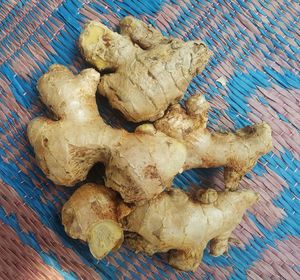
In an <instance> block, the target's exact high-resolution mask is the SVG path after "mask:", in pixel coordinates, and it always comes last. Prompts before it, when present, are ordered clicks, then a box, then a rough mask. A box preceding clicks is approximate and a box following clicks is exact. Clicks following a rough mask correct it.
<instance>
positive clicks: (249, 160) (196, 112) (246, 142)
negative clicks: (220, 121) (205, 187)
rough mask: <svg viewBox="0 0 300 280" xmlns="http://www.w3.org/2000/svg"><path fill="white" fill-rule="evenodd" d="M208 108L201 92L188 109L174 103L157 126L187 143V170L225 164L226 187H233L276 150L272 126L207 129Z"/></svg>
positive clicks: (158, 128) (188, 102) (155, 124)
mask: <svg viewBox="0 0 300 280" xmlns="http://www.w3.org/2000/svg"><path fill="white" fill-rule="evenodd" d="M208 109H209V104H208V102H207V101H206V100H205V98H204V96H203V95H201V94H197V95H194V96H192V97H190V98H189V99H188V100H187V102H186V110H185V109H184V108H182V107H181V106H180V105H179V104H176V105H172V106H171V107H170V108H169V109H168V111H167V112H166V114H165V116H164V117H163V118H161V119H159V120H157V121H156V122H155V123H154V126H155V128H156V129H157V130H159V131H162V132H164V133H165V134H167V135H168V136H170V137H173V138H174V139H177V140H179V141H181V142H182V144H184V145H185V146H186V149H187V157H186V161H185V164H184V167H183V169H184V170H187V169H191V168H208V167H218V166H224V179H225V185H226V188H227V189H231V190H233V189H236V188H237V187H238V184H239V182H240V180H241V179H242V177H243V176H244V175H245V174H246V173H247V172H248V171H250V170H251V168H252V167H253V166H254V165H255V164H256V162H257V160H258V158H259V157H261V156H262V155H264V154H266V153H267V152H269V151H270V150H271V149H272V135H271V128H270V126H269V125H268V124H266V123H260V124H255V125H252V126H248V127H245V128H242V129H239V130H238V131H236V133H230V132H227V133H221V132H214V133H211V132H210V131H209V130H208V129H207V128H206V125H207V119H208V117H207V112H208Z"/></svg>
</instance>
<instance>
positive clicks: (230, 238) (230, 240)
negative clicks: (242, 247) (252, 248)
mask: <svg viewBox="0 0 300 280" xmlns="http://www.w3.org/2000/svg"><path fill="white" fill-rule="evenodd" d="M228 243H231V244H236V245H239V244H241V241H240V240H239V239H237V238H235V237H229V238H228Z"/></svg>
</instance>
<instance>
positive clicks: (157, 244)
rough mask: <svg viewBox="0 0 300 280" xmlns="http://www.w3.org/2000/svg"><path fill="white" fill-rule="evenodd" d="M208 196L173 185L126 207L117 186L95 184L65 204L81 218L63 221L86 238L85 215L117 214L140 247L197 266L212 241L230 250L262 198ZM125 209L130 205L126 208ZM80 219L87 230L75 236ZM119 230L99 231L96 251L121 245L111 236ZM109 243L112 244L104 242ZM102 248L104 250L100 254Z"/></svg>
mask: <svg viewBox="0 0 300 280" xmlns="http://www.w3.org/2000/svg"><path fill="white" fill-rule="evenodd" d="M91 190H92V191H91ZM206 192H207V194H206ZM108 193H110V195H108ZM202 195H203V197H212V198H213V199H211V200H210V201H209V202H207V201H205V202H204V203H202V202H200V201H197V200H193V199H191V198H190V197H189V196H188V195H187V194H186V193H185V192H183V191H182V190H178V189H172V190H171V191H165V192H163V193H161V194H160V195H158V196H157V197H156V198H153V199H151V200H149V201H147V202H145V203H144V204H141V205H135V206H130V207H129V206H128V207H126V204H124V203H123V202H122V201H120V200H118V199H117V197H116V195H115V193H114V192H113V191H112V190H111V189H106V188H105V187H104V186H97V185H91V184H89V185H85V186H83V187H81V188H79V189H78V190H77V191H75V193H74V194H73V195H72V197H71V198H70V200H69V201H68V202H67V203H66V204H65V206H64V208H63V213H64V212H65V213H69V212H70V213H73V214H72V216H73V217H76V219H74V218H73V219H70V218H68V219H64V218H63V224H64V226H65V230H66V232H67V233H68V234H69V235H70V236H71V237H73V238H76V236H80V238H81V239H82V240H87V238H86V235H84V234H83V233H84V231H83V229H85V228H87V226H86V223H87V222H86V221H85V220H84V217H89V219H88V221H91V222H92V220H94V221H95V222H96V223H99V222H100V221H103V220H102V219H105V220H104V221H105V222H106V221H107V220H108V219H109V217H111V220H112V222H114V223H115V224H117V222H119V225H120V228H121V229H122V230H125V231H126V234H125V242H126V244H127V246H129V247H130V248H132V249H133V250H134V251H135V252H144V253H146V254H148V255H153V254H155V253H160V252H168V253H169V263H170V265H172V266H174V267H176V268H179V269H181V270H186V271H188V270H193V271H194V270H196V269H197V267H198V266H199V263H200V262H201V258H202V255H203V250H204V249H205V247H206V245H207V244H208V242H209V241H211V253H212V254H213V255H215V256H218V255H220V254H223V253H225V252H226V251H227V250H228V241H229V240H230V236H231V232H232V231H233V230H234V229H235V227H236V226H237V225H238V224H239V222H240V221H241V219H242V216H243V214H244V213H245V211H246V210H247V209H248V208H249V207H250V206H251V205H252V204H253V203H255V202H256V201H257V199H258V194H256V193H255V192H253V191H251V190H241V191H234V192H229V191H225V192H215V193H214V192H212V190H207V191H204V192H203V193H202ZM103 197H104V198H103ZM95 199H96V200H97V201H99V203H100V205H99V207H97V208H94V207H92V206H91V205H92V204H93V201H94V200H95ZM70 201H72V203H70ZM101 202H103V205H102V204H101ZM120 205H121V206H120ZM120 209H125V210H124V211H121V212H120ZM92 210H93V211H94V212H93V211H92ZM106 213H109V215H107V214H106ZM63 217H64V215H63ZM70 220H71V222H70ZM79 221H80V222H81V223H83V226H82V227H81V228H80V229H81V231H80V233H81V234H80V235H78V234H77V235H74V231H72V230H71V229H74V228H78V224H81V223H79ZM117 231H118V233H119V230H117ZM72 232H73V234H70V233H72ZM85 232H86V231H85ZM115 232H116V230H113V229H110V230H105V234H104V235H101V234H100V233H99V234H98V236H96V235H95V238H96V239H97V240H96V242H93V246H95V247H93V248H92V249H93V250H94V251H93V254H95V255H97V256H100V255H101V254H103V251H105V253H107V252H108V249H109V248H110V247H112V245H114V244H115V242H111V241H110V240H117V238H116V233H115ZM118 236H119V235H118ZM77 238H78V237H77ZM107 240H109V241H107ZM119 240H121V239H119ZM107 243H108V244H109V246H106V245H105V246H103V245H102V244H107ZM117 244H119V243H117ZM89 245H90V244H89ZM97 246H98V247H99V248H98V247H97ZM103 247H104V248H105V249H104V250H103ZM98 250H100V254H96V253H95V252H98Z"/></svg>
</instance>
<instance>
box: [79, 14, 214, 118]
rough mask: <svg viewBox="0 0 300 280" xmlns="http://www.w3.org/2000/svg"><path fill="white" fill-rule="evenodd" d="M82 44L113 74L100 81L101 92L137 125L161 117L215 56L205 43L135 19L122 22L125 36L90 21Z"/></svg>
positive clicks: (84, 50)
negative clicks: (170, 34)
mask: <svg viewBox="0 0 300 280" xmlns="http://www.w3.org/2000/svg"><path fill="white" fill-rule="evenodd" d="M79 45H80V49H81V52H82V54H83V56H84V57H85V59H86V60H87V61H88V62H90V63H91V64H93V65H95V66H96V67H97V69H98V70H100V71H101V70H109V71H110V72H111V73H110V74H107V75H104V76H103V77H101V81H100V84H99V91H100V93H101V94H102V95H104V96H106V97H107V98H108V100H109V102H110V104H111V105H112V106H113V107H114V108H116V109H118V110H120V111H121V112H122V113H123V114H124V115H125V117H126V118H127V119H128V120H131V121H134V122H140V121H154V120H156V119H158V118H160V117H162V116H163V114H164V112H165V110H166V109H167V108H168V106H169V105H170V104H173V103H176V102H177V101H178V100H180V99H181V98H182V97H183V94H184V91H185V90H186V88H187V86H188V84H189V82H190V81H191V79H192V78H193V76H195V75H196V74H197V73H199V72H200V71H202V70H203V68H204V66H205V64H206V63H207V62H208V60H209V57H210V56H211V51H209V50H208V48H207V47H206V46H205V45H204V43H202V42H201V41H188V42H184V41H182V40H180V39H175V38H166V37H164V36H163V35H162V34H161V33H160V32H159V31H158V30H156V29H154V28H153V27H151V26H147V25H146V24H145V23H143V22H142V21H140V20H137V19H135V18H133V17H131V16H128V17H125V18H124V19H122V20H121V21H120V34H118V33H116V32H113V31H111V30H110V29H108V28H107V27H106V26H105V25H103V24H101V23H100V22H96V21H91V22H89V23H88V24H87V25H86V26H85V28H84V30H83V32H82V33H81V35H80V39H79Z"/></svg>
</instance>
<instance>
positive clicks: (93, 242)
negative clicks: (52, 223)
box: [62, 184, 124, 259]
mask: <svg viewBox="0 0 300 280" xmlns="http://www.w3.org/2000/svg"><path fill="white" fill-rule="evenodd" d="M121 205H123V204H122V202H121V200H120V199H119V198H118V197H117V195H116V193H114V192H113V191H111V190H110V189H108V188H104V187H97V186H96V185H95V184H86V185H84V186H82V187H80V188H79V189H78V190H77V191H75V193H74V194H73V195H72V196H71V198H70V199H69V200H68V201H67V202H66V203H65V205H64V207H63V209H62V223H63V224H64V226H65V231H66V233H67V234H68V235H69V236H70V237H72V238H74V239H81V240H83V241H86V242H87V243H88V245H89V248H90V251H91V253H92V255H93V256H94V257H95V258H96V259H101V258H103V257H105V256H106V255H107V254H108V253H109V252H110V251H114V250H117V249H118V248H119V247H120V246H121V244H122V243H123V239H124V236H123V230H122V229H121V228H120V224H119V222H118V218H119V217H120V216H122V212H120V211H119V209H122V207H121Z"/></svg>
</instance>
